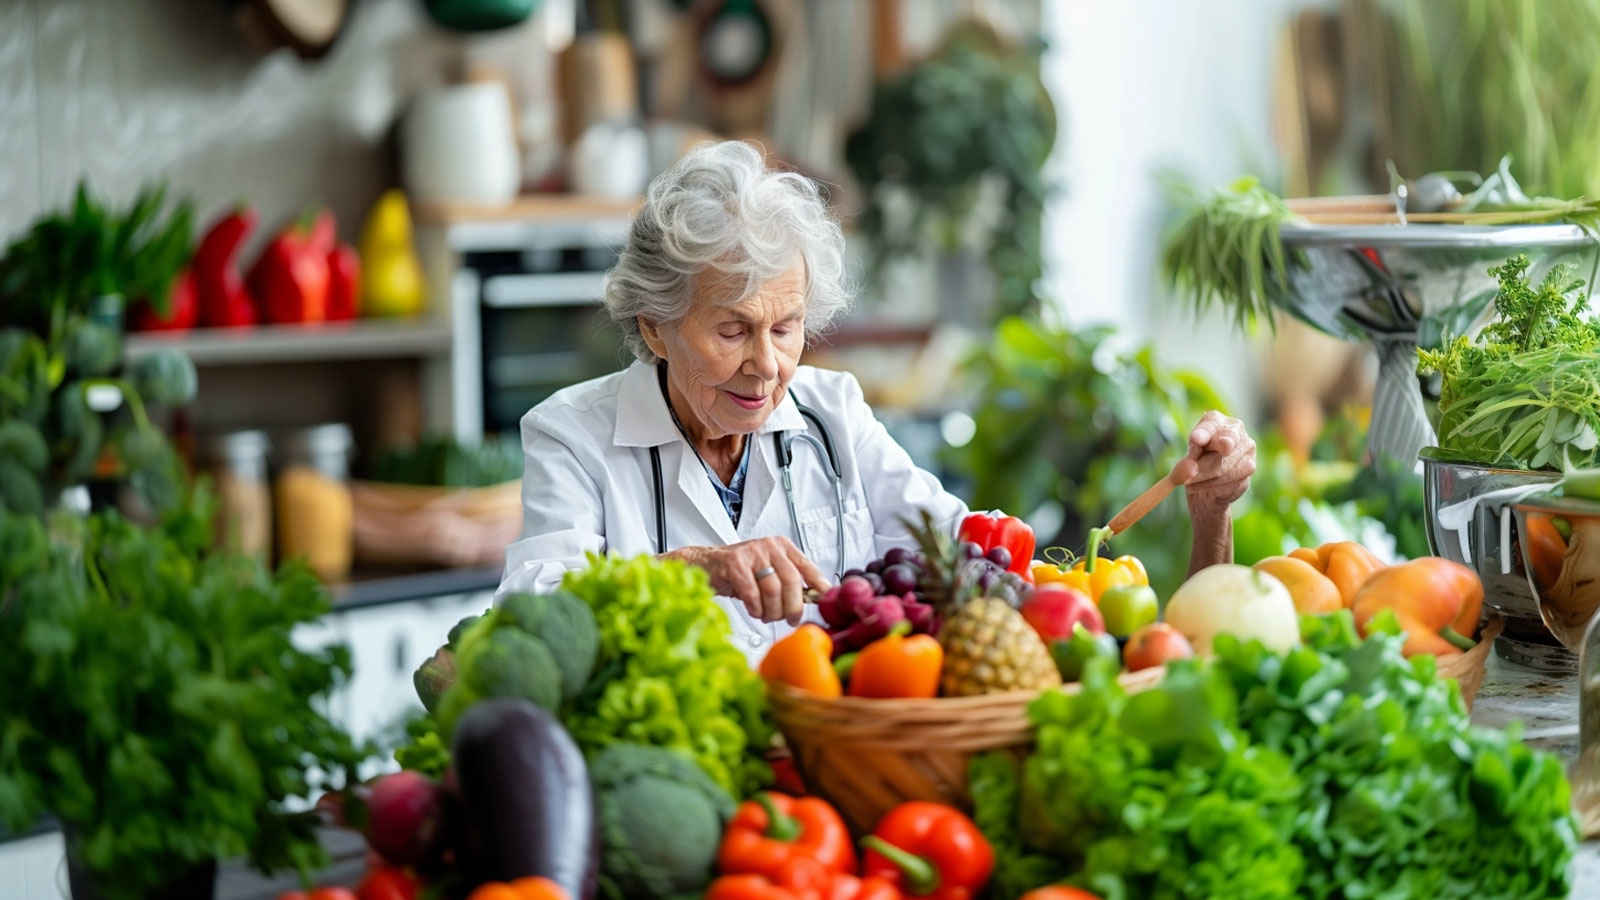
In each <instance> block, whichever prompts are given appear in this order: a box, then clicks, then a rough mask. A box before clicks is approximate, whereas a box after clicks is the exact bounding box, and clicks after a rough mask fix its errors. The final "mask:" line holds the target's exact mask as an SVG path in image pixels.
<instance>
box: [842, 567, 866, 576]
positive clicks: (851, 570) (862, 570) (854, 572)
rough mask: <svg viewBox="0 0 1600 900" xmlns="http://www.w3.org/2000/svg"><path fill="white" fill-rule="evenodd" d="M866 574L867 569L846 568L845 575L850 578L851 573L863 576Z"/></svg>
mask: <svg viewBox="0 0 1600 900" xmlns="http://www.w3.org/2000/svg"><path fill="white" fill-rule="evenodd" d="M865 574H867V570H866V569H846V570H845V573H844V576H843V577H844V578H849V577H850V576H851V575H856V576H861V575H865Z"/></svg>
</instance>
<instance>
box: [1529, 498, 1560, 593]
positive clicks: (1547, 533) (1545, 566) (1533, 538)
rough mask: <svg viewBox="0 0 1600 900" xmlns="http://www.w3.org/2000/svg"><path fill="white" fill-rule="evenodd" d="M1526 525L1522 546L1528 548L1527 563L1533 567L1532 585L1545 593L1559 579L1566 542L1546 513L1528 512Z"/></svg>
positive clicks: (1553, 520) (1552, 519)
mask: <svg viewBox="0 0 1600 900" xmlns="http://www.w3.org/2000/svg"><path fill="white" fill-rule="evenodd" d="M1527 523H1528V528H1527V531H1528V534H1527V537H1526V539H1525V540H1524V542H1523V545H1524V546H1526V547H1527V548H1528V562H1530V563H1531V564H1532V566H1533V583H1534V585H1535V586H1537V587H1538V588H1539V590H1541V591H1547V590H1549V589H1550V587H1551V585H1553V584H1555V583H1556V581H1557V580H1559V579H1560V578H1561V563H1562V561H1563V560H1564V559H1566V556H1567V541H1566V539H1565V538H1563V537H1562V536H1561V532H1560V531H1559V530H1558V529H1557V528H1556V522H1555V519H1554V518H1552V517H1551V516H1550V515H1549V514H1548V513H1536V512H1530V513H1528V518H1527Z"/></svg>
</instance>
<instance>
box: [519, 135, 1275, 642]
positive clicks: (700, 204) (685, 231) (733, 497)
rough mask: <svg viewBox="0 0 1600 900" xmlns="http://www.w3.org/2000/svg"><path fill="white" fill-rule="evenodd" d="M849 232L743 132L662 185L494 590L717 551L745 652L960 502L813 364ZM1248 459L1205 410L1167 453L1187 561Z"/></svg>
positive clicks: (1224, 516) (839, 305) (547, 446)
mask: <svg viewBox="0 0 1600 900" xmlns="http://www.w3.org/2000/svg"><path fill="white" fill-rule="evenodd" d="M848 302H849V297H848V295H847V291H846V287H845V273H844V237H843V235H842V233H841V232H840V229H839V225H838V223H837V222H835V221H833V220H832V219H831V218H829V216H828V213H827V211H826V209H825V207H824V204H823V202H822V200H821V198H820V197H819V194H818V190H817V187H816V186H815V185H814V184H813V183H811V182H810V181H808V180H807V179H806V178H804V177H802V176H800V175H796V174H792V173H786V172H779V171H773V170H771V169H768V168H767V167H766V165H765V164H764V162H763V160H762V157H761V155H760V154H759V153H758V152H757V151H756V150H755V149H754V148H752V147H751V146H749V145H747V144H743V143H738V142H727V143H720V144H713V145H707V146H703V147H701V148H698V149H696V150H694V151H693V152H691V153H689V154H688V155H687V156H685V157H684V158H683V159H682V160H680V161H679V162H678V163H677V164H676V165H675V166H673V167H672V169H671V170H669V171H667V172H665V173H663V174H662V175H660V176H659V177H657V178H656V179H655V181H654V182H652V183H651V185H650V188H649V191H648V193H647V196H646V198H645V202H644V206H643V208H641V209H640V210H639V212H638V214H637V215H636V217H635V218H634V221H633V227H632V231H631V233H630V235H629V237H628V242H627V246H626V248H625V249H624V250H623V252H622V255H621V258H620V259H619V260H618V262H617V265H616V268H615V269H613V270H612V272H611V273H610V276H609V278H608V279H607V281H606V292H605V304H606V309H607V310H608V312H609V313H610V315H611V318H612V319H613V320H614V321H615V322H616V323H617V325H618V326H620V327H621V329H622V332H623V334H624V335H625V338H626V341H627V344H628V348H629V349H630V350H631V351H632V352H633V355H634V356H635V357H636V358H637V361H636V362H634V363H633V364H632V365H631V366H629V367H628V368H626V369H624V370H623V371H620V372H616V373H614V374H611V375H607V376H605V377H602V378H599V379H595V380H593V381H588V382H584V383H582V384H578V385H574V386H572V387H569V388H567V389H565V390H562V391H560V392H558V393H556V394H555V395H553V396H552V397H550V399H548V400H546V401H544V402H543V403H540V404H539V405H538V406H536V407H534V408H533V409H532V410H531V411H530V412H528V414H527V415H526V416H524V417H523V419H522V443H523V448H524V451H525V454H526V470H525V473H524V475H523V480H522V497H523V507H524V520H523V529H522V537H521V539H520V540H518V541H517V542H516V543H514V544H512V545H511V547H510V548H509V549H508V550H507V553H506V568H505V575H504V578H503V580H502V583H501V587H500V590H501V592H502V593H504V592H507V591H512V590H543V589H547V588H550V587H552V586H554V585H555V584H556V583H557V582H559V581H560V579H561V576H562V574H563V573H564V572H566V571H567V570H568V569H569V568H573V567H576V566H580V565H582V564H583V563H584V554H585V552H586V551H607V550H609V551H617V552H620V553H622V554H625V555H633V554H639V553H653V554H657V555H660V556H663V557H669V558H674V559H679V560H682V561H684V562H686V563H690V564H692V565H695V566H699V567H700V568H702V569H704V570H705V571H706V572H707V573H708V574H709V575H710V579H711V585H712V587H714V588H715V589H716V591H717V592H718V595H719V602H721V603H722V604H723V606H724V608H725V609H726V610H727V611H728V615H729V618H730V620H731V621H732V623H733V628H734V632H735V637H736V640H737V641H738V642H739V645H740V646H741V649H744V650H745V652H746V655H747V656H748V657H749V658H750V659H751V660H752V661H755V660H759V659H760V657H761V656H762V654H764V653H765V651H766V648H767V647H768V646H769V645H770V644H771V643H772V642H773V641H775V640H777V639H778V638H780V637H782V636H783V635H784V634H786V633H787V632H788V631H789V630H790V629H791V628H793V627H794V625H795V624H797V623H799V622H800V621H801V619H802V618H803V617H804V616H805V615H806V612H805V610H806V609H807V607H805V606H804V604H803V600H802V597H803V594H804V591H805V589H806V588H807V587H808V586H810V587H817V588H822V587H825V586H826V585H828V584H829V583H832V582H833V581H834V580H835V579H836V578H837V577H838V574H839V573H840V572H842V571H844V570H847V569H851V568H856V567H861V566H865V565H866V564H867V563H868V562H869V561H870V560H872V559H873V558H875V557H877V556H880V555H881V554H882V553H883V552H884V551H886V550H887V549H888V548H890V547H892V546H895V545H897V544H898V545H904V544H906V543H908V536H907V534H906V532H905V530H904V528H903V526H902V525H901V519H902V517H908V516H914V515H915V514H916V512H917V511H918V510H921V509H927V510H930V511H931V512H932V513H933V515H934V516H935V518H936V519H937V520H938V521H940V522H942V523H945V524H946V525H947V526H948V527H949V529H950V531H951V533H952V534H953V533H954V532H955V529H956V527H957V524H958V523H959V522H960V520H961V518H962V517H963V516H965V515H966V513H967V507H966V504H965V503H963V502H962V501H961V500H960V499H959V498H957V497H955V496H952V495H951V494H949V493H948V492H946V491H945V490H944V489H943V488H942V487H941V486H940V484H939V482H938V480H937V479H936V478H935V477H934V476H933V475H931V474H929V473H928V472H926V471H924V470H922V469H920V468H918V467H917V466H916V465H915V464H914V463H913V462H912V461H911V458H910V457H909V456H908V455H907V454H906V452H905V451H904V450H903V449H901V448H900V446H899V445H898V444H896V443H895V441H894V439H893V438H891V437H890V436H889V433H888V432H887V431H886V430H885V429H884V427H883V425H882V424H881V423H880V422H879V421H878V420H877V419H876V418H875V417H874V416H873V413H872V409H871V408H870V407H869V406H868V405H867V404H866V402H865V401H864V400H863V399H862V394H861V387H860V385H858V384H857V383H856V379H855V378H854V377H853V376H851V375H850V374H848V373H844V372H830V371H825V370H821V369H813V368H810V367H807V366H802V365H801V364H800V358H801V356H802V354H803V353H804V352H805V348H806V342H807V340H808V339H809V338H811V337H812V336H814V335H816V334H817V333H818V332H819V331H821V330H822V329H823V328H824V327H825V326H827V325H828V323H829V322H830V321H831V320H832V319H833V318H834V316H836V315H838V314H839V312H840V311H842V310H843V309H844V308H845V306H846V305H847V303H848ZM1254 469H1255V445H1254V444H1253V443H1252V442H1251V440H1250V437H1249V436H1248V435H1247V434H1246V433H1245V431H1244V429H1243V428H1242V427H1241V426H1240V424H1239V422H1238V421H1237V420H1234V419H1230V418H1226V417H1224V416H1222V415H1220V414H1217V413H1208V414H1206V416H1205V418H1203V419H1202V420H1201V421H1200V423H1199V424H1198V425H1197V426H1196V427H1195V429H1194V431H1193V432H1192V433H1191V434H1190V436H1189V453H1188V456H1186V457H1185V458H1184V459H1183V460H1182V461H1181V462H1179V463H1178V465H1177V467H1176V469H1175V470H1174V471H1175V474H1176V476H1177V480H1178V481H1179V483H1183V484H1185V485H1186V486H1187V487H1186V489H1187V491H1188V498H1189V509H1190V514H1191V516H1192V517H1193V519H1194V526H1195V527H1194V533H1195V544H1194V547H1193V550H1192V555H1191V566H1190V568H1191V570H1193V569H1198V568H1200V567H1203V566H1206V565H1210V564H1212V563H1217V562H1224V561H1227V560H1229V559H1231V557H1232V553H1233V549H1232V543H1233V538H1232V532H1231V527H1230V524H1229V518H1228V506H1229V504H1230V503H1232V502H1233V501H1234V500H1236V499H1238V497H1239V496H1240V495H1241V494H1242V493H1243V492H1244V490H1245V487H1246V486H1247V485H1248V483H1249V479H1250V475H1251V473H1252V472H1253V471H1254Z"/></svg>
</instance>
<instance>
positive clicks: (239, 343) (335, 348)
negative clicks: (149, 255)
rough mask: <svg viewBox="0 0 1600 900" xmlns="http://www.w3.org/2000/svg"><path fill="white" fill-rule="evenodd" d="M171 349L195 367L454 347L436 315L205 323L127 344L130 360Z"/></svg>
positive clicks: (426, 353) (416, 352) (423, 352)
mask: <svg viewBox="0 0 1600 900" xmlns="http://www.w3.org/2000/svg"><path fill="white" fill-rule="evenodd" d="M167 348H173V349H176V350H180V351H182V352H183V353H184V354H186V355H187V356H188V357H189V358H190V359H191V360H193V361H194V364H195V365H197V366H230V365H233V366H242V365H252V364H256V363H295V362H323V361H327V360H347V359H384V358H395V357H407V356H434V355H439V354H444V353H448V352H449V351H450V326H449V324H448V323H446V322H439V321H433V320H404V321H385V320H374V321H360V320H358V321H354V322H333V323H328V324H321V325H264V326H258V327H255V328H214V329H209V328H203V329H198V330H195V331H189V332H184V333H182V334H174V335H170V336H169V335H165V334H160V333H155V334H134V335H129V336H128V339H127V341H126V342H125V343H124V349H125V351H126V354H127V357H128V359H130V360H134V359H138V358H140V357H143V356H148V355H150V354H152V353H155V352H156V351H158V350H162V349H167Z"/></svg>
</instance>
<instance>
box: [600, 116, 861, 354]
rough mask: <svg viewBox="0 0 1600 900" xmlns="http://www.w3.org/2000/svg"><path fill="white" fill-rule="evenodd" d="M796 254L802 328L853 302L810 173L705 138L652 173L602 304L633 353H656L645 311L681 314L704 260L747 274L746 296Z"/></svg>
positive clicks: (836, 236) (659, 318)
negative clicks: (642, 326) (645, 330)
mask: <svg viewBox="0 0 1600 900" xmlns="http://www.w3.org/2000/svg"><path fill="white" fill-rule="evenodd" d="M797 256H798V257H799V258H800V260H801V262H803V263H804V265H805V271H806V320H805V321H806V324H805V328H806V337H807V338H808V339H809V338H811V337H813V336H815V335H816V334H817V333H818V332H820V331H822V330H823V329H825V328H826V327H827V326H828V324H829V323H830V322H832V320H833V318H834V316H836V315H838V314H839V312H841V311H842V310H843V309H844V308H845V307H846V306H847V305H848V304H849V290H848V288H847V286H846V284H845V267H844V233H843V231H841V230H840V228H839V223H838V222H836V221H835V220H834V219H833V218H832V217H831V216H829V215H828V211H827V207H826V205H825V204H824V203H823V200H822V196H821V193H820V191H819V189H818V187H817V185H816V183H814V182H813V181H811V179H809V178H806V177H805V176H803V175H799V174H796V173H792V172H779V171H774V170H771V169H768V168H767V166H766V163H765V162H764V161H763V159H762V156H761V153H760V152H759V151H757V150H756V148H755V147H753V146H751V145H750V144H747V143H744V142H743V141H722V142H720V143H708V144H702V145H700V146H698V147H696V148H695V149H693V150H691V151H690V152H689V153H688V154H686V155H685V156H684V157H683V158H682V159H680V160H678V162H677V163H675V164H674V165H673V166H672V168H670V169H668V170H667V171H665V172H663V173H661V174H660V175H658V176H656V178H655V179H654V180H653V181H651V182H650V187H649V189H648V190H647V191H646V192H645V200H644V206H643V208H641V209H640V210H639V212H638V213H637V214H636V215H635V216H634V218H633V227H632V229H631V230H630V231H629V234H628V243H627V245H626V246H625V247H624V248H623V250H622V255H621V256H620V257H619V258H618V260H617V264H616V266H615V267H614V268H612V270H611V271H610V272H609V273H608V274H607V275H606V283H605V306H606V312H607V313H609V314H610V316H611V319H612V321H614V322H616V323H617V326H618V327H620V328H621V329H622V333H623V337H624V340H625V341H626V342H627V345H628V349H629V350H632V351H633V355H634V356H636V357H638V358H639V359H641V360H643V361H645V362H653V361H654V360H655V354H654V353H652V352H651V351H650V348H649V347H647V346H646V345H645V342H644V337H643V336H642V335H641V334H640V332H639V319H640V318H641V317H643V318H644V319H647V320H648V321H650V322H656V323H663V324H664V323H668V322H676V321H678V320H679V319H681V318H683V317H684V316H685V315H686V314H687V313H688V311H689V306H690V303H691V302H692V300H693V291H694V279H695V277H696V276H698V275H700V274H701V273H702V272H705V271H706V270H707V269H714V270H716V271H717V272H720V273H725V274H729V275H734V276H739V275H742V276H744V279H745V288H744V291H743V293H742V294H740V296H738V297H730V298H729V302H731V303H737V302H739V301H741V300H743V299H745V298H747V297H749V296H750V294H751V293H753V292H754V291H755V290H756V289H757V288H758V287H759V286H760V285H761V284H762V283H763V282H765V281H768V280H770V279H772V278H775V277H777V276H779V275H781V274H783V273H784V272H785V271H787V270H788V268H789V267H790V266H792V265H793V264H794V260H795V258H796V257H797Z"/></svg>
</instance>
